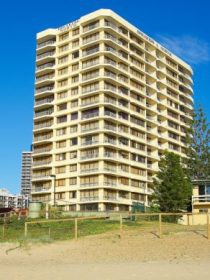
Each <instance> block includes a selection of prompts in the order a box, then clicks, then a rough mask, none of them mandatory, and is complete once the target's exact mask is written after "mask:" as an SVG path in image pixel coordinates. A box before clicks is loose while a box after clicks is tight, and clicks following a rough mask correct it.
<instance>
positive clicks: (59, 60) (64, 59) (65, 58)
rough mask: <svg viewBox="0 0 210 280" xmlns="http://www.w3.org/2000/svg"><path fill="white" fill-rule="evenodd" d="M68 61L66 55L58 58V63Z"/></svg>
mask: <svg viewBox="0 0 210 280" xmlns="http://www.w3.org/2000/svg"><path fill="white" fill-rule="evenodd" d="M67 61H68V55H65V56H62V57H60V58H59V59H58V64H63V63H65V62H67Z"/></svg>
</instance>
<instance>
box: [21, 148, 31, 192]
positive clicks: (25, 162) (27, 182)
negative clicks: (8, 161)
mask: <svg viewBox="0 0 210 280" xmlns="http://www.w3.org/2000/svg"><path fill="white" fill-rule="evenodd" d="M31 167H32V152H22V165H21V194H22V195H27V196H29V197H30V195H31Z"/></svg>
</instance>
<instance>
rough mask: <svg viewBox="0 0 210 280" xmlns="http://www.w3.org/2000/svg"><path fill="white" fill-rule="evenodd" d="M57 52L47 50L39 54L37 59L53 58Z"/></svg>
mask: <svg viewBox="0 0 210 280" xmlns="http://www.w3.org/2000/svg"><path fill="white" fill-rule="evenodd" d="M54 54H55V52H54V51H53V52H45V53H42V54H39V55H37V57H36V59H37V60H38V61H39V60H41V59H44V58H52V57H53V56H54Z"/></svg>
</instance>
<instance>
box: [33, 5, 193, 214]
mask: <svg viewBox="0 0 210 280" xmlns="http://www.w3.org/2000/svg"><path fill="white" fill-rule="evenodd" d="M36 51H37V56H36V81H35V103H34V130H33V132H34V138H33V168H32V169H33V180H32V200H33V201H42V202H45V203H50V204H56V205H58V206H60V207H61V208H62V209H64V210H77V211H85V210H102V211H107V210H111V211H127V210H131V207H132V205H133V203H141V204H145V205H150V201H151V199H152V196H151V194H152V182H153V179H152V178H153V175H154V174H155V173H156V172H157V171H158V169H159V160H160V158H161V156H162V155H163V153H164V150H168V151H171V152H174V153H176V154H178V155H180V156H181V157H183V158H184V157H186V147H187V144H186V143H187V142H186V132H187V129H188V128H189V126H190V122H191V120H192V114H193V90H192V83H193V81H192V69H191V67H190V66H189V65H188V64H186V63H185V62H184V61H182V60H181V59H180V58H178V57H177V56H175V55H174V54H172V53H171V52H169V51H168V50H167V49H165V48H164V47H163V46H161V45H160V44H159V43H157V42H155V41H154V40H153V39H152V38H150V37H148V36H147V35H146V34H144V33H143V32H142V31H140V30H139V29H137V28H136V27H135V26H133V25H131V24H130V23H128V22H127V21H125V20H124V19H123V18H121V17H120V16H118V15H117V14H115V13H114V12H112V11H110V10H98V11H96V12H94V13H91V14H89V15H86V16H83V17H81V18H80V19H79V20H76V21H74V22H72V23H69V24H67V25H65V26H62V27H60V28H57V29H47V30H45V31H43V32H40V33H38V34H37V50H36Z"/></svg>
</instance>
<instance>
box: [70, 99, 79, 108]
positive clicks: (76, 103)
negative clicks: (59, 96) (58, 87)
mask: <svg viewBox="0 0 210 280" xmlns="http://www.w3.org/2000/svg"><path fill="white" fill-rule="evenodd" d="M77 106H78V100H73V101H72V102H71V108H75V107H77Z"/></svg>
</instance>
